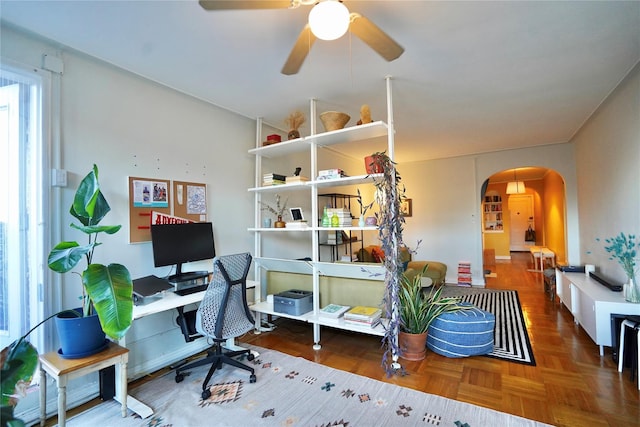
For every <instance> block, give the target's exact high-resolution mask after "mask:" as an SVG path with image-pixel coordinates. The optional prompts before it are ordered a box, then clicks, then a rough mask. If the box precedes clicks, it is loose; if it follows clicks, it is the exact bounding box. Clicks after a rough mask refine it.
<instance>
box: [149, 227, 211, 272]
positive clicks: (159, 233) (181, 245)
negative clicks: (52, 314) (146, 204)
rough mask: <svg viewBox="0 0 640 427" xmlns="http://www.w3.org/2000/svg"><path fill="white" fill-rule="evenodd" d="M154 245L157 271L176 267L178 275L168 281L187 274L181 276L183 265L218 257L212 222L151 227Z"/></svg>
mask: <svg viewBox="0 0 640 427" xmlns="http://www.w3.org/2000/svg"><path fill="white" fill-rule="evenodd" d="M151 244H152V246H153V262H154V265H155V266H156V267H164V266H167V265H175V266H176V273H175V274H174V275H173V276H171V277H169V280H179V279H180V276H185V275H187V274H188V273H182V264H184V263H187V262H192V261H201V260H206V259H212V258H214V257H215V256H216V249H215V244H214V241H213V224H212V223H210V222H189V223H184V224H159V225H152V226H151Z"/></svg>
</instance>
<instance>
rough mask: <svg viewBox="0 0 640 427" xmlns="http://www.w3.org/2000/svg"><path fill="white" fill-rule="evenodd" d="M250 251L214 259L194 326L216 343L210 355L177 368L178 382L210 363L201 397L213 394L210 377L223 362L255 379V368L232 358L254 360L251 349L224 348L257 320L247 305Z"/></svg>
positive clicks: (252, 380) (254, 380) (250, 380)
mask: <svg viewBox="0 0 640 427" xmlns="http://www.w3.org/2000/svg"><path fill="white" fill-rule="evenodd" d="M251 259H252V258H251V254H249V253H240V254H234V255H225V256H220V257H216V258H214V260H213V278H212V280H211V283H209V286H208V287H207V291H206V293H205V295H204V298H203V299H202V302H201V303H200V306H199V307H198V310H197V311H196V319H195V328H196V330H197V331H198V332H199V333H200V334H201V335H203V336H205V337H208V338H210V339H212V340H213V346H212V347H211V349H210V350H209V351H208V352H207V357H206V358H204V359H200V360H197V361H195V362H193V363H188V364H186V365H184V366H180V367H178V368H177V369H176V382H177V383H179V382H181V381H182V380H183V379H184V376H185V375H187V374H186V373H185V372H184V371H187V370H190V369H192V368H195V367H197V366H203V365H208V364H211V368H209V372H208V373H207V376H206V378H205V380H204V382H203V383H202V399H203V400H204V399H208V398H209V397H210V396H211V392H210V391H209V380H210V379H211V376H212V375H213V373H214V372H215V370H216V369H219V368H222V365H223V364H224V363H226V364H228V365H232V366H235V367H237V368H241V369H245V370H247V371H249V372H251V376H250V377H249V382H252V383H254V382H256V375H255V373H254V369H253V368H252V367H250V366H247V365H244V364H242V363H240V362H239V361H237V360H235V359H233V358H234V357H237V356H241V355H246V356H247V360H249V361H251V360H253V359H254V355H253V354H252V353H251V351H250V350H248V349H246V350H237V351H228V352H223V351H222V344H223V343H224V342H225V341H226V340H227V339H228V338H236V337H238V336H240V335H242V334H244V333H245V332H248V331H250V330H251V329H252V328H253V327H254V320H253V316H252V315H251V312H250V311H249V307H248V306H247V296H246V289H247V274H248V273H249V267H250V266H251Z"/></svg>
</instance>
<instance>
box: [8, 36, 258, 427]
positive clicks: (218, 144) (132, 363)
mask: <svg viewBox="0 0 640 427" xmlns="http://www.w3.org/2000/svg"><path fill="white" fill-rule="evenodd" d="M1 35H2V51H1V52H2V57H3V60H11V61H12V62H13V61H15V62H19V63H22V64H25V65H27V66H30V67H39V66H40V65H41V57H42V54H43V53H47V54H49V55H54V56H58V57H60V58H61V59H62V61H63V62H64V73H63V75H62V76H61V77H60V79H59V80H60V99H61V113H60V129H61V149H60V153H59V154H60V160H59V164H58V167H61V168H63V169H65V170H67V171H68V172H69V176H68V187H67V188H64V189H62V190H56V191H54V198H55V197H59V198H60V206H61V211H62V213H61V215H60V217H61V218H60V221H59V223H53V224H51V225H52V227H51V234H52V235H53V236H55V235H56V234H58V231H57V230H56V229H57V228H60V230H59V233H60V234H61V238H62V239H63V240H78V241H79V242H84V235H81V234H80V233H77V232H74V231H73V230H71V229H70V228H69V227H68V224H69V223H70V222H72V220H73V218H72V217H71V216H70V215H69V214H68V210H69V206H70V205H71V203H72V198H73V194H74V193H75V188H76V187H77V185H78V183H79V182H80V180H81V179H82V178H83V177H84V176H85V175H86V174H87V173H88V172H89V171H90V169H91V167H92V165H93V163H96V164H97V165H98V167H99V169H100V175H99V178H100V183H101V187H102V192H103V193H104V195H105V197H106V199H107V201H108V202H109V204H110V205H111V209H112V211H111V212H110V213H109V214H108V215H107V216H106V218H105V220H104V223H105V224H122V225H123V228H122V229H121V230H120V232H119V233H117V234H115V235H112V236H104V237H103V238H102V242H103V245H102V246H101V247H100V248H98V250H97V251H96V257H95V261H97V262H103V263H109V262H119V263H122V264H124V265H126V266H127V267H128V268H129V270H130V271H131V275H132V278H136V277H141V276H145V275H149V274H157V275H166V274H167V273H168V268H166V267H165V268H160V269H155V268H154V266H153V258H152V252H151V244H150V243H138V244H129V226H128V221H129V210H128V209H129V208H128V206H129V199H128V188H127V187H128V180H127V177H128V176H137V177H148V178H156V177H157V178H166V179H171V180H181V181H190V182H200V183H204V184H206V185H207V199H208V200H207V209H208V219H209V220H211V221H213V223H214V236H215V240H216V249H217V252H218V253H219V254H224V253H233V252H240V251H253V238H252V236H251V235H250V234H249V233H247V227H248V225H250V224H251V223H252V221H253V215H254V211H253V208H252V200H253V199H252V196H251V195H250V194H249V193H248V192H247V188H249V187H252V186H253V171H254V166H253V165H254V159H253V157H251V156H249V155H248V154H247V150H248V149H249V148H252V147H253V146H254V139H255V122H254V121H252V120H249V119H247V118H245V117H241V116H239V115H237V114H234V113H231V112H229V111H226V110H223V109H220V108H218V107H215V106H213V105H211V104H208V103H205V102H202V101H200V100H197V99H195V98H193V97H190V96H186V95H183V94H181V93H178V92H176V91H174V90H172V89H169V88H166V87H163V86H160V85H158V84H155V83H153V82H150V81H149V80H146V79H143V78H140V77H138V76H135V75H133V74H131V73H128V72H125V71H123V70H121V69H118V68H115V67H113V66H110V65H108V64H105V63H103V62H101V61H98V60H95V59H93V58H90V57H87V56H85V55H82V54H79V53H76V52H73V51H69V50H60V51H59V50H58V49H57V48H56V47H55V46H54V45H52V44H49V43H47V42H44V41H41V40H38V39H33V38H30V37H28V36H23V35H21V34H19V33H16V32H13V31H11V30H9V29H7V28H2V34H1ZM52 148H53V149H55V147H52ZM52 157H53V158H57V153H53V156H52ZM56 240H57V239H56ZM188 267H192V268H188ZM189 269H207V270H211V266H210V265H208V263H207V265H204V266H203V265H194V266H191V265H186V266H185V270H189ZM60 281H61V282H62V283H58V282H60ZM45 286H46V287H48V289H49V290H52V289H53V290H54V292H53V293H52V294H53V296H54V298H55V299H58V298H59V299H60V301H61V305H62V306H63V307H65V308H69V307H71V306H77V305H78V296H79V295H80V290H81V288H80V282H79V279H78V277H77V275H73V274H67V275H63V276H62V277H61V276H60V275H58V274H50V280H49V283H45ZM56 291H57V292H56ZM56 305H57V304H53V308H52V309H53V310H56V309H57V307H56ZM175 314H176V313H163V314H159V315H154V316H152V317H153V319H145V321H140V322H139V321H136V322H134V326H133V327H132V330H131V331H130V333H129V334H128V336H127V346H128V347H130V349H131V353H130V359H129V376H130V377H136V376H139V375H141V374H144V373H146V372H149V371H152V370H154V369H158V368H160V367H162V366H166V365H168V364H170V363H172V362H175V361H177V360H180V359H181V358H183V357H185V356H187V355H189V354H192V353H194V352H196V351H197V350H198V349H199V348H204V347H205V346H206V343H205V342H201V343H198V344H195V345H193V343H192V345H191V346H185V342H184V340H183V338H182V335H181V334H180V332H179V329H178V328H177V327H176V326H175V322H174V318H175ZM201 341H202V340H201ZM52 349H53V348H48V349H42V348H41V349H39V350H40V351H41V352H44V351H49V350H52ZM81 383H82V384H83V385H82V386H79V384H81ZM50 390H52V393H51V396H50V400H51V404H50V405H48V407H49V408H50V409H52V410H55V407H56V405H55V401H54V396H55V388H53V387H51V388H50ZM96 391H97V375H89V376H87V377H84V378H81V379H78V380H76V385H75V386H72V387H69V396H68V401H69V404H70V405H73V404H74V403H78V402H81V401H83V400H86V399H87V398H89V397H91V396H92V395H95V392H96ZM35 405H37V402H33V401H31V402H30V401H29V400H28V399H25V400H24V402H23V401H21V402H20V406H19V408H18V410H19V411H22V410H27V411H29V409H31V412H30V414H31V415H29V413H27V416H26V417H25V419H26V420H28V419H29V416H35V414H36V412H34V411H33V409H34V408H37V406H35ZM30 407H31V408H30Z"/></svg>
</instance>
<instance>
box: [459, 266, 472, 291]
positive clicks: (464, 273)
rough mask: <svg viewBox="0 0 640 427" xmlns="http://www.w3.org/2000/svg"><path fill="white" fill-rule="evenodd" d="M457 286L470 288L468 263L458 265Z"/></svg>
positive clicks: (469, 267)
mask: <svg viewBox="0 0 640 427" xmlns="http://www.w3.org/2000/svg"><path fill="white" fill-rule="evenodd" d="M458 286H471V263H470V262H469V261H460V262H459V263H458Z"/></svg>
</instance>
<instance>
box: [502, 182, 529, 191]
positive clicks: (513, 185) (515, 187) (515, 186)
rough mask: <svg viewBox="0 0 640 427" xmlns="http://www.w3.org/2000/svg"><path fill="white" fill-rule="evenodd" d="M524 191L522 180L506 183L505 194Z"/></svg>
mask: <svg viewBox="0 0 640 427" xmlns="http://www.w3.org/2000/svg"><path fill="white" fill-rule="evenodd" d="M524 193H526V191H525V188H524V182H523V181H510V182H508V183H507V194H524Z"/></svg>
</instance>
